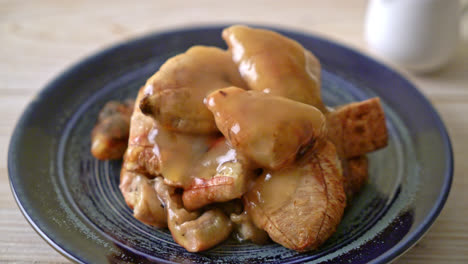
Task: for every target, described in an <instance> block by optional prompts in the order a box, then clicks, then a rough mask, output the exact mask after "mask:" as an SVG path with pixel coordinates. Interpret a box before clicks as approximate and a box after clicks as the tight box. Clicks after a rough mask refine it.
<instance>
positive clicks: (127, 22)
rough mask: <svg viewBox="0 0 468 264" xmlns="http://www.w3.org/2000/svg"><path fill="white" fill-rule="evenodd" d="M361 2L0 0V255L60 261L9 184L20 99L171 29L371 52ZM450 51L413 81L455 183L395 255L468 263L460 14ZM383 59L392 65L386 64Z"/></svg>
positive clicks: (467, 51) (467, 83) (467, 39)
mask: <svg viewBox="0 0 468 264" xmlns="http://www.w3.org/2000/svg"><path fill="white" fill-rule="evenodd" d="M366 6H367V1H365V0H351V1H350V0H348V1H346V0H342V1H340V0H333V1H319V0H288V1H269V0H263V1H255V0H238V1H219V0H218V1H216V0H213V1H211V0H201V1H180V0H174V1H92V0H89V1H83V0H73V1H71V0H38V1H27V0H25V1H21V0H11V1H6V0H0V117H1V118H0V149H2V151H1V152H0V159H1V165H0V194H1V195H0V234H1V235H0V263H68V262H69V261H68V260H67V259H66V258H64V257H63V256H61V255H60V254H59V253H57V252H56V251H55V250H54V249H53V248H52V247H50V246H49V245H47V243H46V242H45V241H44V240H42V239H41V238H40V237H39V235H37V234H36V233H35V232H34V231H33V229H32V228H31V227H30V226H29V224H28V223H27V222H26V220H25V219H24V217H23V216H22V214H21V212H20V211H19V209H18V207H17V205H16V203H15V201H14V199H13V197H12V194H11V191H10V187H9V181H8V172H7V165H6V164H7V162H6V161H7V149H8V144H9V140H10V136H11V133H12V131H13V128H14V126H15V123H16V121H17V120H18V118H19V116H20V114H21V113H22V111H23V109H24V108H25V106H26V104H27V103H28V102H29V101H30V100H31V99H32V98H33V97H34V95H35V94H36V93H38V92H39V90H40V89H41V88H43V87H44V86H45V85H46V83H47V82H49V81H51V80H52V79H53V78H55V77H56V76H57V75H58V74H59V73H60V72H62V71H63V70H64V69H66V68H67V67H69V66H71V65H72V64H74V63H76V62H78V61H79V60H81V59H83V58H84V57H86V56H89V55H91V54H93V53H95V52H97V51H99V50H102V49H104V48H106V47H108V46H110V45H112V44H115V43H117V42H119V41H124V40H127V39H130V38H133V37H138V36H142V35H144V34H148V33H151V32H155V31H160V30H166V29H171V28H178V27H185V26H193V25H200V24H215V23H235V22H243V23H260V24H268V25H279V26H282V27H286V28H292V29H296V30H301V31H304V32H309V33H314V34H318V35H321V36H324V37H326V38H329V39H332V40H335V41H338V42H341V43H344V44H346V45H349V46H351V47H353V48H355V49H357V50H360V51H361V52H363V53H367V54H370V55H371V56H374V57H377V58H378V56H377V55H375V54H372V52H371V51H369V50H368V48H367V47H366V44H365V41H364V38H363V23H364V15H365V10H366ZM462 38H463V40H462V41H461V42H460V45H459V47H458V50H457V52H456V56H455V57H454V58H453V60H452V61H451V62H450V63H449V64H448V65H447V66H446V67H445V68H444V69H442V70H440V71H439V72H436V73H434V74H431V75H423V76H420V75H415V74H412V73H409V72H406V71H405V70H404V69H400V68H399V67H398V66H393V67H394V68H396V69H397V70H399V71H400V72H402V74H404V75H405V76H407V77H408V78H409V79H410V80H411V81H413V82H414V83H415V84H416V85H417V87H418V88H419V89H420V90H421V91H422V92H423V93H424V94H425V95H426V96H427V97H428V98H429V100H430V101H431V102H432V103H433V104H434V106H435V107H436V109H437V110H438V111H439V113H440V114H441V116H442V118H443V120H444V122H445V124H446V126H447V127H448V130H449V133H450V136H451V138H452V142H453V147H454V153H455V177H454V181H453V187H452V190H451V193H450V196H449V199H448V201H447V204H446V205H445V208H444V209H443V211H442V213H441V214H440V216H439V218H438V219H437V221H436V222H435V224H434V225H433V227H432V228H431V229H430V231H429V232H428V233H427V235H426V236H425V237H424V238H423V239H422V240H421V241H420V242H419V243H418V244H417V245H416V246H415V247H414V248H412V249H411V250H409V251H408V252H407V253H405V254H404V255H403V256H402V257H400V258H399V259H398V260H397V261H396V262H395V263H421V264H423V263H424V264H427V263H429V264H431V263H468V202H467V200H468V173H467V171H468V161H467V160H468V17H465V18H464V21H463V23H462ZM390 65H391V64H390Z"/></svg>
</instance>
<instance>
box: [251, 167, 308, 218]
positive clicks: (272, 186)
mask: <svg viewBox="0 0 468 264" xmlns="http://www.w3.org/2000/svg"><path fill="white" fill-rule="evenodd" d="M302 176H303V175H302V173H301V170H298V169H286V170H279V171H266V172H265V173H263V174H262V175H261V176H260V177H259V178H257V180H256V181H255V185H254V187H253V189H252V190H251V191H250V193H254V194H255V197H254V198H253V199H249V202H250V203H251V206H254V207H256V206H259V207H261V208H263V209H264V210H266V211H271V210H274V209H275V208H280V207H281V206H282V205H284V204H287V203H289V202H290V201H291V199H293V196H294V193H295V191H296V189H297V187H298V183H299V181H300V180H301V177H302Z"/></svg>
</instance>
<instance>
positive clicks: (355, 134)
mask: <svg viewBox="0 0 468 264" xmlns="http://www.w3.org/2000/svg"><path fill="white" fill-rule="evenodd" d="M327 121H328V131H329V135H330V139H331V140H332V141H333V143H334V144H335V145H337V146H339V147H340V148H341V150H342V151H343V155H344V157H346V158H353V157H358V156H361V155H365V154H366V153H368V152H371V151H374V150H377V149H380V148H382V147H385V146H386V145H387V141H388V135H387V127H386V125H385V113H384V111H383V109H382V104H381V103H380V99H379V98H372V99H368V100H365V101H362V102H357V103H350V104H347V105H344V106H341V107H338V108H336V109H335V110H334V111H332V112H331V113H329V114H328V117H327Z"/></svg>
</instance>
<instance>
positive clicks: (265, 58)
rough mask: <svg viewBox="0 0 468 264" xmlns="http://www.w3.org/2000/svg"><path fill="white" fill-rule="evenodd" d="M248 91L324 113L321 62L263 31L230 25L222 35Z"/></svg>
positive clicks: (289, 40) (271, 32)
mask: <svg viewBox="0 0 468 264" xmlns="http://www.w3.org/2000/svg"><path fill="white" fill-rule="evenodd" d="M222 36H223V39H224V40H225V41H226V43H227V45H228V47H229V51H230V52H231V53H232V59H233V60H234V62H235V63H236V64H237V66H238V68H239V72H240V74H241V75H242V78H244V79H245V81H246V82H247V84H248V85H249V88H250V89H252V90H257V91H262V92H264V93H269V94H272V95H278V96H283V97H286V98H289V99H292V100H295V101H298V102H301V103H305V104H310V105H313V106H315V107H317V108H318V109H319V110H320V111H322V112H326V108H325V105H324V104H323V102H322V99H321V96H320V63H319V61H318V59H317V58H316V57H315V56H314V55H313V54H312V53H311V52H310V51H308V50H306V49H304V47H302V45H301V44H299V43H298V42H296V41H294V40H292V39H290V38H287V37H285V36H282V35H280V34H278V33H276V32H273V31H270V30H265V29H254V28H249V27H246V26H232V27H229V28H226V29H225V30H224V31H223V33H222Z"/></svg>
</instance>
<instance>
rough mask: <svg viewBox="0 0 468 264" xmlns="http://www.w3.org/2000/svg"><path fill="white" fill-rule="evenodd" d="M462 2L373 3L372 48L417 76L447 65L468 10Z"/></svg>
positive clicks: (368, 20) (369, 20) (413, 0)
mask: <svg viewBox="0 0 468 264" xmlns="http://www.w3.org/2000/svg"><path fill="white" fill-rule="evenodd" d="M461 6H462V5H461V4H460V2H459V0H370V2H369V5H368V8H367V14H366V24H365V37H366V40H367V42H368V44H369V46H370V47H371V48H372V49H373V50H374V51H376V52H377V53H379V54H380V55H382V56H384V57H386V58H388V59H389V60H390V61H393V62H395V63H398V64H400V65H403V66H404V67H406V68H408V69H410V70H414V71H417V72H429V71H433V70H436V69H438V68H440V67H441V66H442V65H444V64H445V63H447V62H448V60H449V59H450V57H451V55H452V54H453V51H454V50H455V48H456V46H457V43H458V40H459V35H460V20H461V19H460V18H461V16H462V14H463V13H465V11H466V10H468V8H466V6H465V8H464V10H463V8H462V7H461Z"/></svg>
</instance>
